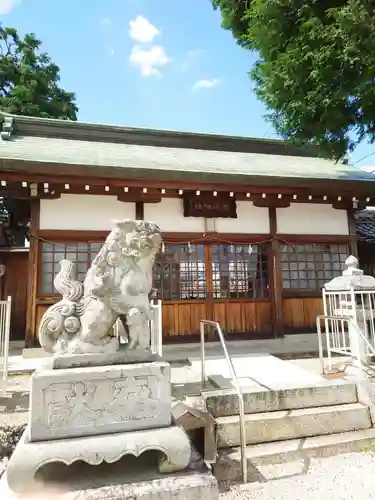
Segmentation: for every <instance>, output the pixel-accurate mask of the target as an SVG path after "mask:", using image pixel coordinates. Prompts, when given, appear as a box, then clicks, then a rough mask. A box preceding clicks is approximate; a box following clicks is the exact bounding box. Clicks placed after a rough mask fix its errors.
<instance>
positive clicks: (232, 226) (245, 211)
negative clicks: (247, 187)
mask: <svg viewBox="0 0 375 500" xmlns="http://www.w3.org/2000/svg"><path fill="white" fill-rule="evenodd" d="M215 230H216V232H218V233H240V234H268V233H269V232H270V221H269V210H268V208H266V207H255V206H254V204H253V203H252V202H250V201H237V219H215Z"/></svg>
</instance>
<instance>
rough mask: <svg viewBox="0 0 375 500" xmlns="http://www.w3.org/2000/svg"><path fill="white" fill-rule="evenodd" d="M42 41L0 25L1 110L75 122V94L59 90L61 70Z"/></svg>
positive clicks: (76, 110)
mask: <svg viewBox="0 0 375 500" xmlns="http://www.w3.org/2000/svg"><path fill="white" fill-rule="evenodd" d="M40 47H41V41H40V40H38V39H37V38H36V37H35V35H33V34H32V33H29V34H27V35H25V36H24V38H23V39H22V38H20V36H19V35H18V33H17V31H16V30H15V29H14V28H6V27H2V26H1V25H0V109H1V110H2V111H5V112H7V113H12V114H18V115H25V116H40V117H43V118H58V119H62V120H76V119H77V112H78V108H77V106H76V104H75V95H74V94H73V93H71V92H66V91H65V90H64V89H62V88H60V87H59V85H58V83H59V80H60V69H59V67H58V66H57V65H56V64H54V63H53V62H52V61H51V59H50V57H49V56H48V54H46V53H42V52H40Z"/></svg>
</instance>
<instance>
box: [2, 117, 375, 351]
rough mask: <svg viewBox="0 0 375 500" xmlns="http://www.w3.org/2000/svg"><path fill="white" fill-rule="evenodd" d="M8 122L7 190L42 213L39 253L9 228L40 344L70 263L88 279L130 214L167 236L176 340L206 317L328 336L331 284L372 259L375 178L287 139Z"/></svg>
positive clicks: (15, 288) (16, 311)
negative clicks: (351, 261)
mask: <svg viewBox="0 0 375 500" xmlns="http://www.w3.org/2000/svg"><path fill="white" fill-rule="evenodd" d="M0 122H1V125H0V135H1V140H0V196H2V197H3V198H4V199H6V200H8V202H9V203H10V204H11V206H13V207H14V210H15V213H16V212H17V210H18V211H19V212H20V213H21V215H20V214H18V216H15V220H21V222H18V223H17V224H15V223H14V224H13V226H17V227H21V226H22V221H24V222H25V221H27V222H28V221H30V223H29V236H30V243H29V246H28V247H23V245H22V243H21V244H20V243H19V244H18V245H16V246H15V245H14V241H13V242H11V241H10V239H11V238H10V237H9V234H8V233H7V231H6V224H5V225H4V224H3V226H2V227H0V232H2V234H1V235H0V242H1V248H0V264H2V265H3V266H4V267H3V268H2V269H3V273H2V274H3V275H2V277H0V292H1V297H2V298H4V297H6V296H7V295H11V296H12V324H11V338H12V340H14V339H23V338H25V342H26V346H27V347H31V346H35V345H37V328H38V324H39V321H40V319H41V317H42V314H43V313H44V311H45V310H46V309H47V308H48V307H49V306H50V305H51V304H53V303H54V302H56V301H57V300H59V296H58V295H57V294H56V291H55V290H54V286H53V279H54V276H55V275H56V273H57V272H58V270H59V262H60V261H61V260H62V259H65V258H66V259H70V260H72V261H73V262H75V264H76V272H77V278H78V279H80V280H82V279H83V278H84V275H85V273H86V271H87V269H88V267H89V266H90V263H91V262H92V260H93V258H94V256H95V255H96V253H97V252H98V250H99V249H100V246H101V244H102V243H103V241H104V239H105V237H106V235H107V234H108V232H109V230H110V228H111V222H112V221H113V220H114V219H125V218H131V219H134V218H136V219H146V220H151V221H154V222H156V223H158V224H159V225H160V227H161V229H162V232H163V239H164V252H163V253H160V255H159V256H158V258H157V264H156V266H155V275H154V286H155V288H156V289H157V294H158V297H159V298H160V299H161V300H162V307H163V335H164V342H166V343H167V342H186V341H193V340H194V341H196V340H197V338H198V334H199V322H200V320H201V319H212V320H216V321H219V322H220V324H221V326H222V328H223V330H224V331H225V333H226V338H227V339H231V338H233V339H238V338H243V339H259V338H275V337H280V336H283V335H285V334H290V333H293V332H300V333H307V332H310V331H311V332H313V331H316V330H315V318H316V316H317V315H318V314H320V313H322V300H321V290H322V287H323V286H324V284H325V283H326V282H328V281H330V280H331V279H332V278H333V277H334V276H337V275H338V274H339V273H340V272H341V271H342V269H343V266H344V262H345V259H346V258H347V256H348V255H349V254H355V255H357V254H358V247H357V235H356V223H355V212H356V211H357V210H360V209H364V208H365V207H366V205H375V177H374V175H372V174H369V173H366V172H363V171H361V170H359V169H357V168H355V167H353V166H350V165H347V164H343V163H333V162H331V161H329V160H327V159H324V158H322V157H321V156H319V151H318V150H316V149H313V148H297V147H294V146H291V145H289V144H286V143H285V142H283V141H278V140H268V139H267V140H266V139H249V138H244V137H227V136H219V135H206V134H196V133H182V132H170V131H161V130H146V129H135V128H127V127H118V126H108V125H96V124H87V123H79V122H69V121H60V120H51V119H42V118H30V117H22V116H11V115H5V114H2V115H0ZM9 224H10V223H9ZM9 224H8V226H9ZM17 227H16V228H14V229H15V230H16V229H17ZM4 270H5V272H4Z"/></svg>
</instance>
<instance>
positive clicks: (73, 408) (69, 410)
mask: <svg viewBox="0 0 375 500" xmlns="http://www.w3.org/2000/svg"><path fill="white" fill-rule="evenodd" d="M166 367H167V363H164V362H153V363H147V364H146V363H145V364H142V363H140V364H134V365H127V366H124V365H119V366H113V367H111V368H109V367H93V368H83V369H78V370H71V369H66V370H52V371H50V372H48V373H46V372H44V373H43V375H42V374H41V375H40V376H39V377H38V375H36V376H34V377H33V379H32V397H31V412H32V418H31V426H30V436H31V440H32V441H35V440H37V439H41V440H44V439H54V438H62V437H74V436H80V435H95V434H100V433H105V432H119V431H131V430H139V429H146V428H154V427H163V426H167V425H170V423H171V401H170V382H169V367H168V368H166Z"/></svg>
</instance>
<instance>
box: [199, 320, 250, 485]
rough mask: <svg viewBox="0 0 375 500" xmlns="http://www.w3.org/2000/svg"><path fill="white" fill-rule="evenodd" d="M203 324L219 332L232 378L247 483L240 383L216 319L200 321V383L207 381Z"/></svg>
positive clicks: (245, 481)
mask: <svg viewBox="0 0 375 500" xmlns="http://www.w3.org/2000/svg"><path fill="white" fill-rule="evenodd" d="M205 325H209V326H213V327H214V328H216V330H217V333H218V334H219V339H220V343H221V346H222V348H223V351H224V356H225V359H226V361H227V363H228V366H229V371H230V375H231V378H232V383H233V386H234V388H235V389H236V392H237V397H238V409H239V416H240V443H241V469H242V480H243V482H244V483H247V458H246V429H245V404H244V400H243V394H242V389H241V386H240V384H239V383H238V378H237V375H236V372H235V369H234V366H233V363H232V360H231V358H230V356H229V353H228V349H227V346H226V344H225V339H224V334H223V331H222V329H221V326H220V324H219V323H218V322H216V321H210V320H207V319H203V320H202V321H201V322H200V334H201V378H202V385H204V384H205V383H206V382H207V374H206V351H205V340H204V327H205Z"/></svg>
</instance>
